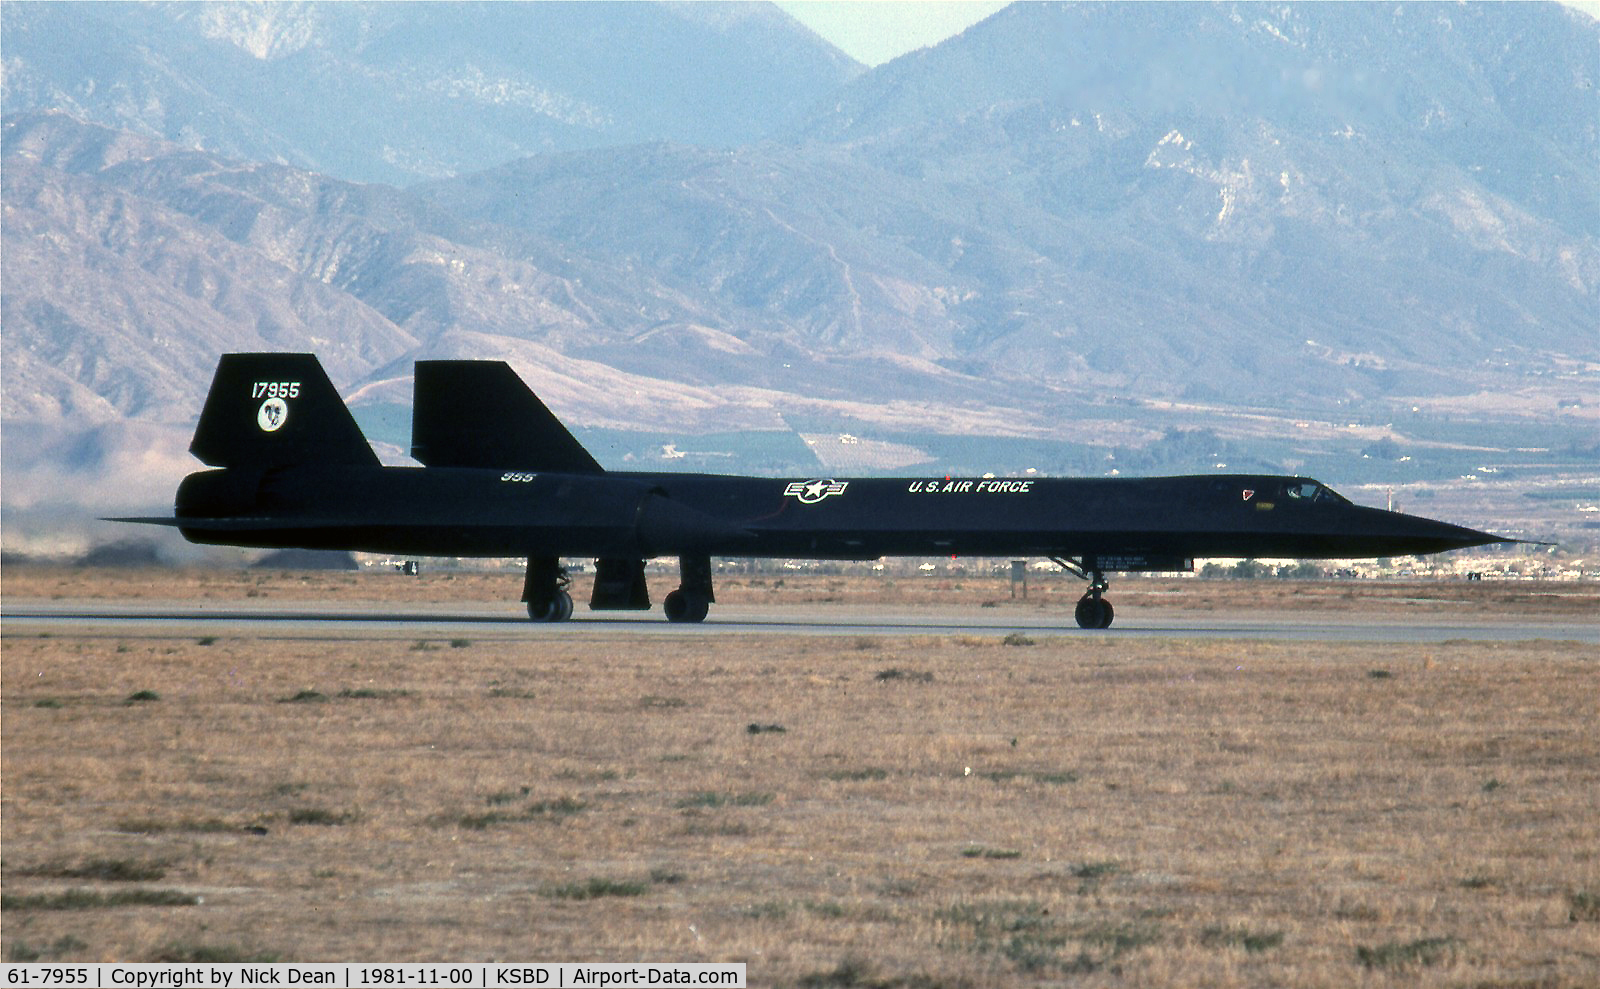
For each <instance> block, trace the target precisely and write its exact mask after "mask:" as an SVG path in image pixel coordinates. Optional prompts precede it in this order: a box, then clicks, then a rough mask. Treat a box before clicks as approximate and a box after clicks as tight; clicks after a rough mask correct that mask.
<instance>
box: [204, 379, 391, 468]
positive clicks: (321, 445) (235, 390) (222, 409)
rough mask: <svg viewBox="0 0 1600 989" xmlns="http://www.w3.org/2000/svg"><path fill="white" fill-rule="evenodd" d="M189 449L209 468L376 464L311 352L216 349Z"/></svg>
mask: <svg viewBox="0 0 1600 989" xmlns="http://www.w3.org/2000/svg"><path fill="white" fill-rule="evenodd" d="M189 452H190V453H192V454H194V455H195V456H196V457H198V458H200V460H201V461H203V462H204V463H207V464H209V465H211V466H212V467H261V468H270V467H284V466H288V465H290V464H300V463H310V462H316V463H325V464H347V465H352V466H371V467H377V466H379V462H378V457H377V454H375V453H373V452H372V447H371V446H369V445H368V444H367V438H366V437H365V436H363V435H362V433H361V427H359V426H357V425H356V421H355V419H354V418H353V417H352V416H351V415H350V410H349V409H348V408H346V407H345V404H344V400H343V399H341V398H340V397H339V393H338V391H336V390H335V389H334V387H333V382H331V381H329V380H328V375H327V373H326V372H325V371H323V370H322V364H321V363H319V362H318V361H317V358H316V355H314V354H224V355H223V357H222V359H221V360H220V361H218V362H217V373H216V376H215V377H214V378H212V379H211V391H210V392H209V393H208V394H207V395H206V405H205V409H204V410H203V411H201V413H200V425H199V426H197V427H196V428H195V431H194V440H193V441H192V442H191V443H190V444H189Z"/></svg>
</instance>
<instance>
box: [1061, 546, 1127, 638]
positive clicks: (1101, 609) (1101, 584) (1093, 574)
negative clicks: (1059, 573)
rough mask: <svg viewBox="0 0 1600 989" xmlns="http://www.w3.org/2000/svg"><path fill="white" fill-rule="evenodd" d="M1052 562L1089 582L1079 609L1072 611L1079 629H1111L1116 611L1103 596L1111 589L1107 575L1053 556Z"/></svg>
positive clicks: (1079, 600) (1080, 599) (1072, 561)
mask: <svg viewBox="0 0 1600 989" xmlns="http://www.w3.org/2000/svg"><path fill="white" fill-rule="evenodd" d="M1050 560H1051V562H1053V563H1055V564H1056V566H1058V567H1060V568H1061V569H1063V570H1065V571H1067V572H1068V573H1071V574H1074V575H1076V576H1078V577H1082V578H1083V579H1084V580H1087V581H1088V582H1089V589H1088V590H1086V591H1084V592H1083V597H1081V598H1079V599H1078V605H1077V607H1075V608H1073V609H1072V617H1073V618H1075V619H1076V620H1077V622H1078V627H1079V628H1110V627H1111V620H1112V619H1113V618H1115V617H1116V614H1117V613H1116V609H1115V608H1113V607H1111V602H1110V601H1107V600H1106V599H1105V598H1104V597H1103V596H1102V595H1104V594H1105V592H1106V591H1107V590H1108V589H1109V588H1110V586H1111V585H1110V584H1108V583H1106V577H1105V574H1103V573H1101V572H1100V571H1099V570H1086V569H1084V567H1083V564H1081V563H1079V562H1076V561H1074V560H1069V559H1064V558H1062V557H1058V556H1052V557H1051V558H1050Z"/></svg>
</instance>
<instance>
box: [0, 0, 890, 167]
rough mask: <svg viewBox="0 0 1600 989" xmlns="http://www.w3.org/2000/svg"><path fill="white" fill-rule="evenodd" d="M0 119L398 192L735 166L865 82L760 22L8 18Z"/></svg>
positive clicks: (525, 16) (375, 16)
mask: <svg viewBox="0 0 1600 989" xmlns="http://www.w3.org/2000/svg"><path fill="white" fill-rule="evenodd" d="M0 18H3V32H4V37H5V55H4V59H5V83H4V112H5V113H8V114H10V113H22V112H29V111H38V110H62V111H65V112H67V113H70V114H72V115H73V116H76V117H78V118H80V119H82V120H85V121H88V122H92V123H98V124H101V125H104V126H106V127H111V128H114V129H117V130H124V131H129V132H131V133H135V134H142V135H145V136H147V137H154V138H160V139H163V140H166V141H169V142H173V143H177V144H180V145H185V146H189V147H192V148H196V149H200V150H206V151H211V152H215V153H217V154H221V155H225V156H227V157H231V158H241V159H248V160H255V161H268V162H277V163H281V164H290V165H295V166H297V167H300V168H305V169H308V170H311V171H317V172H321V173H324V174H328V175H335V176H339V177H341V178H345V179H350V180H354V181H361V182H385V183H390V184H395V185H405V184H407V183H410V182H413V181H416V180H417V179H419V178H424V177H427V178H437V177H440V176H446V175H454V174H457V173H460V172H466V171H473V170H476V169H480V168H486V167H489V166H491V165H497V164H500V163H502V162H505V161H509V160H511V159H514V158H520V157H523V156H526V155H531V154H536V153H540V152H548V151H561V150H568V149H573V148H588V147H597V146H601V145H617V144H626V143H633V142H638V141H647V140H657V139H672V140H678V141H686V142H691V143H695V144H702V145H706V146H712V147H717V146H727V147H732V146H735V145H739V144H744V143H747V142H750V141H754V140H757V139H759V138H761V137H762V136H764V135H766V134H767V133H769V132H770V131H771V130H772V129H773V128H775V127H780V126H783V125H785V124H789V123H792V122H793V121H794V120H796V119H798V118H799V117H800V115H801V114H803V113H805V112H807V111H809V110H810V109H811V107H812V105H813V104H814V103H815V102H816V101H817V100H819V99H821V98H823V97H824V96H826V95H827V94H828V93H830V92H832V91H833V90H834V89H835V88H836V87H838V86H839V85H841V84H842V83H844V82H845V81H847V80H848V79H850V78H851V77H852V76H854V75H856V74H857V73H859V72H861V71H862V67H861V66H860V65H858V64H856V63H855V62H854V61H852V60H851V59H850V58H848V57H847V56H845V55H844V54H842V53H841V52H839V51H838V50H837V49H835V48H833V46H831V45H829V44H827V43H826V42H824V41H823V40H822V39H820V38H818V37H817V36H816V35H814V34H812V33H811V32H810V31H809V30H807V29H806V28H804V27H802V26H801V25H799V24H798V23H796V22H795V21H794V20H793V19H791V18H789V17H788V16H787V15H785V14H783V13H782V12H781V11H779V10H778V9H777V8H775V7H773V6H772V5H770V4H763V3H716V4H698V3H686V4H671V3H612V4H604V5H593V4H572V3H476V2H475V3H449V4H396V3H382V2H378V3H366V2H351V3H344V2H339V3H331V2H310V3H302V2H295V3H280V2H238V0H224V2H205V3H98V4H83V3H55V2H44V3H15V4H10V3H8V4H6V5H5V7H4V9H3V11H0Z"/></svg>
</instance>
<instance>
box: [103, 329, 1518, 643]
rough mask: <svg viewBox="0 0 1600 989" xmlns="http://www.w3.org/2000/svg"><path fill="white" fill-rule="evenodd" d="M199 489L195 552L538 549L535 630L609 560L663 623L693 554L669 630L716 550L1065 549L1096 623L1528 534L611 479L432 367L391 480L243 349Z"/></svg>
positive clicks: (1305, 506) (597, 596) (698, 611)
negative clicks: (1163, 585) (1178, 588)
mask: <svg viewBox="0 0 1600 989" xmlns="http://www.w3.org/2000/svg"><path fill="white" fill-rule="evenodd" d="M189 450H190V452H191V453H193V454H194V455H195V456H196V457H197V458H199V459H200V460H201V461H202V462H204V463H205V464H207V465H209V466H210V467H213V468H215V469H214V470H206V471H201V472H199V473H195V474H191V475H189V476H188V477H187V478H185V479H184V481H183V483H182V484H181V485H180V486H179V487H178V493H177V505H176V511H175V513H174V514H175V516H176V517H175V518H170V519H168V518H139V519H120V520H118V521H127V522H144V523H154V524H159V525H171V526H176V527H177V528H178V530H179V531H180V532H182V533H183V535H184V537H185V538H187V539H189V540H190V541H191V542H197V543H212V544H219V545H227V546H253V547H265V548H300V549H332V550H355V551H365V552H369V553H388V554H397V555H406V556H469V557H471V556H480V557H483V556H525V557H527V560H528V569H527V576H526V578H525V581H524V583H523V590H522V599H523V600H524V601H525V602H527V606H528V616H529V617H530V618H532V619H533V620H534V621H544V622H553V621H565V620H566V619H568V618H570V617H572V597H571V595H570V594H569V593H568V590H567V588H568V586H569V585H568V580H567V574H566V571H565V570H564V569H563V567H562V565H561V560H562V559H563V558H572V557H588V558H592V559H594V560H595V561H596V567H595V583H594V591H593V594H592V595H591V597H590V599H589V607H590V608H591V609H593V610H640V611H643V610H648V609H649V608H650V595H649V592H648V589H647V587H646V585H645V572H644V567H645V561H646V560H647V559H651V558H654V557H661V556H676V557H678V560H679V567H680V573H681V577H680V581H679V585H678V587H677V588H676V589H675V590H673V591H671V592H670V593H668V594H667V596H666V598H665V600H664V601H663V602H662V604H663V610H664V611H665V612H666V616H667V618H668V619H669V620H670V621H674V622H699V621H703V620H704V619H705V617H706V614H707V611H708V610H709V607H710V605H711V604H712V603H713V602H714V601H715V600H716V596H715V594H714V593H713V591H712V577H711V558H712V557H713V556H728V557H778V558H785V559H814V560H875V559H878V558H879V557H884V556H935V555H937V556H948V555H961V556H1009V557H1046V558H1048V559H1051V560H1054V561H1055V562H1057V563H1058V564H1060V565H1061V566H1063V567H1065V568H1066V569H1068V570H1071V571H1072V572H1073V573H1075V574H1077V575H1078V576H1079V577H1082V578H1084V579H1085V580H1087V581H1088V589H1087V591H1086V592H1085V594H1084V595H1083V597H1082V598H1081V599H1080V600H1079V601H1078V604H1077V608H1076V612H1075V618H1076V619H1077V622H1078V624H1079V625H1080V626H1082V627H1084V628H1108V627H1110V625H1111V620H1112V616H1113V611H1112V607H1111V602H1110V601H1108V600H1106V598H1105V596H1104V594H1105V591H1106V589H1107V584H1106V578H1105V575H1106V574H1107V573H1111V572H1119V571H1122V572H1126V571H1176V570H1191V569H1193V566H1194V559H1195V557H1216V556H1225V557H1288V558H1297V559H1308V558H1354V557H1380V556H1401V555H1411V554H1420V553H1437V552H1442V551H1444V550H1452V549H1461V548H1464V547H1468V546H1481V545H1486V544H1489V543H1498V542H1512V541H1514V540H1508V539H1505V538H1504V537H1501V536H1495V535H1491V534H1489V533H1486V532H1478V531H1476V530H1473V529H1468V528H1464V527H1462V526H1457V525H1450V524H1448V523H1445V522H1435V521H1433V520H1431V519H1424V518H1417V517H1414V516H1409V515H1402V514H1400V513H1398V512H1388V511H1383V510H1380V509H1376V508H1365V507H1361V506H1357V505H1354V504H1351V503H1350V502H1349V501H1347V500H1346V499H1344V498H1343V497H1341V496H1340V495H1338V494H1336V493H1335V492H1334V491H1332V490H1331V489H1329V488H1328V487H1326V486H1325V485H1323V484H1321V483H1319V482H1317V481H1314V480H1311V479H1309V478H1305V477H1281V476H1274V475H1263V474H1207V475H1197V476H1187V477H1149V478H1034V479H1027V480H1024V479H1017V478H999V477H982V478H920V479H919V478H877V477H873V478H831V477H828V478H807V479H800V480H794V479H769V478H761V477H734V476H726V475H714V474H679V473H637V472H628V473H624V472H620V471H608V470H605V469H603V468H602V467H601V466H600V464H598V463H597V462H596V461H595V459H594V458H593V457H592V456H590V455H589V452H588V451H587V450H585V449H584V448H583V446H582V445H581V444H580V443H579V442H578V441H577V440H576V439H575V438H574V437H573V435H572V434H571V433H570V432H568V431H567V429H566V427H564V426H563V425H562V424H561V423H560V421H559V420H557V419H556V417H555V416H554V415H553V414H552V413H551V412H550V410H549V409H548V408H546V407H545V405H544V403H543V402H541V401H540V400H539V399H538V397H537V396H535V395H534V393H533V392H532V391H530V390H529V389H528V387H527V386H526V385H525V384H523V382H522V380H521V379H520V378H518V377H517V376H516V373H515V372H513V371H512V370H511V368H510V366H509V365H507V364H505V363H504V362H501V361H418V362H417V365H416V394H415V403H414V407H413V411H412V424H411V455H412V456H413V457H414V458H415V459H416V460H418V461H419V462H421V463H422V464H423V465H424V466H422V467H385V466H383V465H382V464H380V463H379V461H378V458H377V456H376V455H375V454H374V453H373V452H372V448H371V446H369V445H368V443H367V440H366V437H365V436H363V435H362V433H361V429H360V427H358V426H357V425H356V422H355V419H354V418H352V417H351V415H350V410H349V409H348V408H347V407H346V406H345V404H344V402H343V401H342V400H341V399H340V397H339V393H338V392H337V391H336V390H335V389H334V387H333V384H332V382H330V381H329V380H328V376H327V374H326V373H325V372H324V371H323V369H322V365H321V364H320V363H319V362H318V361H317V358H316V357H315V356H314V355H311V354H228V355H225V356H224V357H223V358H222V359H221V361H220V363H219V364H218V365H217V372H216V376H215V378H214V379H213V380H212V382H211V391H210V393H209V394H208V395H207V397H206V403H205V408H204V410H203V411H202V412H201V414H200V422H199V425H198V427H197V428H196V430H195V435H194V440H193V442H192V443H191V444H190V446H189Z"/></svg>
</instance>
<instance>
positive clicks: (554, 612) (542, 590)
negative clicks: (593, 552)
mask: <svg viewBox="0 0 1600 989" xmlns="http://www.w3.org/2000/svg"><path fill="white" fill-rule="evenodd" d="M678 570H679V573H680V575H681V577H680V580H679V582H678V589H677V590H675V591H672V592H671V593H670V594H668V595H667V596H666V599H665V600H663V601H662V602H661V604H662V610H663V611H664V612H666V616H667V621H669V622H691V623H692V622H703V621H705V620H706V615H707V614H709V613H710V611H711V605H712V604H713V603H715V602H716V600H717V596H716V593H715V592H714V591H713V590H712V587H711V558H710V557H709V556H680V557H679V558H678ZM571 586H572V580H571V579H570V578H569V577H568V576H567V571H566V568H565V567H563V566H561V561H560V560H558V559H556V558H555V557H551V556H530V557H528V573H527V576H526V577H525V578H524V579H523V582H522V600H523V601H525V602H526V603H527V605H528V617H529V618H531V619H533V620H534V621H536V622H564V621H566V620H567V619H569V618H571V617H572V593H571V591H570V588H571ZM649 608H650V594H649V591H648V590H647V589H646V587H645V578H644V561H643V560H628V559H610V558H602V559H599V560H596V561H595V581H594V593H593V594H592V595H591V596H590V598H589V610H591V611H648V610H649Z"/></svg>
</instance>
